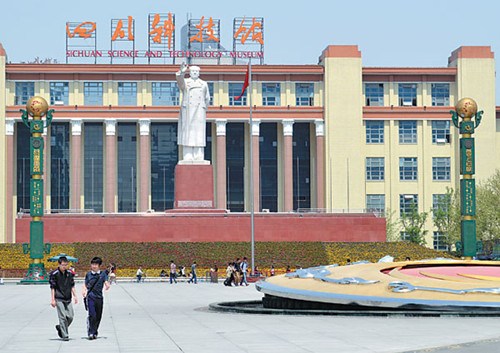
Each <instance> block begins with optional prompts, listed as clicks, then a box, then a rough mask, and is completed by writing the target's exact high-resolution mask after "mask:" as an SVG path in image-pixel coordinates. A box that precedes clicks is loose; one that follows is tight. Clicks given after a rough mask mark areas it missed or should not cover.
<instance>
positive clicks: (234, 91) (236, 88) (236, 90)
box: [229, 82, 248, 105]
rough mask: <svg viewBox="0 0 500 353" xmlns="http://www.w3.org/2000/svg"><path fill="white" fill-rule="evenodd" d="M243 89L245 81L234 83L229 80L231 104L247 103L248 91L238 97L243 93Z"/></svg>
mask: <svg viewBox="0 0 500 353" xmlns="http://www.w3.org/2000/svg"><path fill="white" fill-rule="evenodd" d="M242 89H243V83H233V82H229V105H247V92H248V90H245V93H243V95H242V96H241V97H240V99H236V98H238V97H239V95H240V94H241V90H242Z"/></svg>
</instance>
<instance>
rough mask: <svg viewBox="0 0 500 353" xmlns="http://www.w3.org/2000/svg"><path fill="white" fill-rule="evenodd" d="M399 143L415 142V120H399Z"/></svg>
mask: <svg viewBox="0 0 500 353" xmlns="http://www.w3.org/2000/svg"><path fill="white" fill-rule="evenodd" d="M399 143H400V144H416V143H417V122H416V121H415V120H410V121H400V122H399Z"/></svg>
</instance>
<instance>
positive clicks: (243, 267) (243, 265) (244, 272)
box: [240, 257, 248, 286]
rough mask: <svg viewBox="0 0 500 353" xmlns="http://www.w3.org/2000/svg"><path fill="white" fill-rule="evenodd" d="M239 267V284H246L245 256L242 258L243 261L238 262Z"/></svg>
mask: <svg viewBox="0 0 500 353" xmlns="http://www.w3.org/2000/svg"><path fill="white" fill-rule="evenodd" d="M240 269H241V274H242V275H241V282H240V286H242V285H243V283H244V284H245V286H248V282H247V271H248V261H247V258H246V257H244V258H243V261H242V262H241V264H240Z"/></svg>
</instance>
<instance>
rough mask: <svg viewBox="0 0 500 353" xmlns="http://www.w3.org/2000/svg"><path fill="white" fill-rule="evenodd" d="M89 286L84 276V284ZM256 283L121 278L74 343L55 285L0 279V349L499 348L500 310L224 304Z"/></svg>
mask: <svg viewBox="0 0 500 353" xmlns="http://www.w3.org/2000/svg"><path fill="white" fill-rule="evenodd" d="M77 292H78V294H79V295H80V293H81V282H80V283H77ZM260 298H261V294H260V293H258V292H257V291H256V290H255V286H254V285H250V286H249V287H237V288H228V287H224V286H223V285H222V284H211V283H199V284H197V285H194V284H187V283H179V284H177V285H175V284H174V285H170V284H168V283H159V282H156V283H141V284H138V283H131V282H127V283H118V284H117V285H113V286H112V287H111V290H110V291H109V292H107V293H106V296H105V308H104V313H103V319H102V323H101V328H100V330H99V334H100V337H99V338H98V339H97V340H95V341H89V340H87V338H86V331H85V329H86V322H85V318H86V312H85V310H84V307H83V305H82V304H81V302H80V303H79V304H77V305H76V307H75V321H74V322H73V324H72V325H71V327H70V337H71V340H70V341H69V342H62V341H61V340H60V339H59V338H58V337H57V332H56V330H55V329H54V325H55V324H56V323H57V314H56V311H55V309H53V308H52V307H51V306H50V290H49V288H48V286H21V285H15V284H5V285H2V286H0V352H2V353H11V352H15V353H24V352H26V353H33V352H40V353H44V352H78V353H82V352H91V351H92V352H106V353H114V352H137V353H140V352H202V353H211V352H213V353H215V352H224V353H233V352H234V353H237V352H270V353H280V352H284V353H285V352H286V353H294V352H414V351H423V352H446V351H449V350H451V351H452V352H497V351H499V348H498V346H499V344H500V319H499V318H457V317H440V318H422V317H420V318H418V317H417V318H411V317H339V316H305V315H299V316H289V315H263V314H235V313H218V312H211V311H209V310H208V305H209V304H210V303H213V302H220V301H236V300H256V299H260Z"/></svg>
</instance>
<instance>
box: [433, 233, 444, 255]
mask: <svg viewBox="0 0 500 353" xmlns="http://www.w3.org/2000/svg"><path fill="white" fill-rule="evenodd" d="M432 238H433V245H434V250H439V251H448V244H446V241H445V240H446V237H445V236H444V234H443V233H441V232H434V234H433V237H432Z"/></svg>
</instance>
